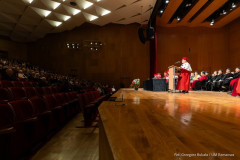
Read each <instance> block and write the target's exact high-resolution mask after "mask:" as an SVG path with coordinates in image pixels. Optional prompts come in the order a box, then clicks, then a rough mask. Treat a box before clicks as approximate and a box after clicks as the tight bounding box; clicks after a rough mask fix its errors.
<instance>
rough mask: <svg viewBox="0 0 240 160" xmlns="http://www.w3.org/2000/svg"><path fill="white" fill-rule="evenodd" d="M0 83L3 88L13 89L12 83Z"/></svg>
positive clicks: (3, 81)
mask: <svg viewBox="0 0 240 160" xmlns="http://www.w3.org/2000/svg"><path fill="white" fill-rule="evenodd" d="M0 83H1V86H2V87H4V88H7V87H14V85H13V83H12V81H6V80H2V81H1V82H0Z"/></svg>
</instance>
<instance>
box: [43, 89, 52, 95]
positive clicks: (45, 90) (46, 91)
mask: <svg viewBox="0 0 240 160" xmlns="http://www.w3.org/2000/svg"><path fill="white" fill-rule="evenodd" d="M42 89H43V92H44V95H48V94H52V90H51V88H50V87H42Z"/></svg>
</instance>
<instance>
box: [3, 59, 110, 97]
mask: <svg viewBox="0 0 240 160" xmlns="http://www.w3.org/2000/svg"><path fill="white" fill-rule="evenodd" d="M0 80H5V81H19V80H20V81H27V82H30V83H34V84H36V83H37V86H40V87H44V86H58V87H59V88H60V89H61V91H63V92H68V91H77V92H78V93H84V92H86V91H89V90H98V91H99V92H100V94H101V95H104V94H109V90H108V88H109V86H108V85H107V84H101V83H99V82H92V81H87V80H79V79H78V78H77V77H76V76H75V75H62V74H59V73H54V72H52V71H47V70H45V69H42V68H40V67H38V66H35V65H32V64H30V63H28V62H23V61H19V60H12V59H3V58H0ZM35 86H36V85H35Z"/></svg>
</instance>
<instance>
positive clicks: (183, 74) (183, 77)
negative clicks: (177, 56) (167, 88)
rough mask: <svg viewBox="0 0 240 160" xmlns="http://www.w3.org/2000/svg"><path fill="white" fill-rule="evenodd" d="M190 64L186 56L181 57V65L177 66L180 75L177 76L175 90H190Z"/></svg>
mask: <svg viewBox="0 0 240 160" xmlns="http://www.w3.org/2000/svg"><path fill="white" fill-rule="evenodd" d="M191 71H192V68H191V65H190V64H189V63H188V58H187V57H183V58H182V65H181V67H180V68H179V72H180V75H179V77H178V83H177V90H180V91H181V92H182V93H188V91H189V90H190V75H191Z"/></svg>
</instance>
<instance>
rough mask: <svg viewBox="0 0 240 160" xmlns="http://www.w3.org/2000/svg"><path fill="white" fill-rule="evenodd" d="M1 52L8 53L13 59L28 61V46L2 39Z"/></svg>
mask: <svg viewBox="0 0 240 160" xmlns="http://www.w3.org/2000/svg"><path fill="white" fill-rule="evenodd" d="M0 50H1V51H6V52H8V57H9V58H11V59H21V60H27V50H28V46H27V44H24V43H17V42H13V41H10V40H7V39H0Z"/></svg>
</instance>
